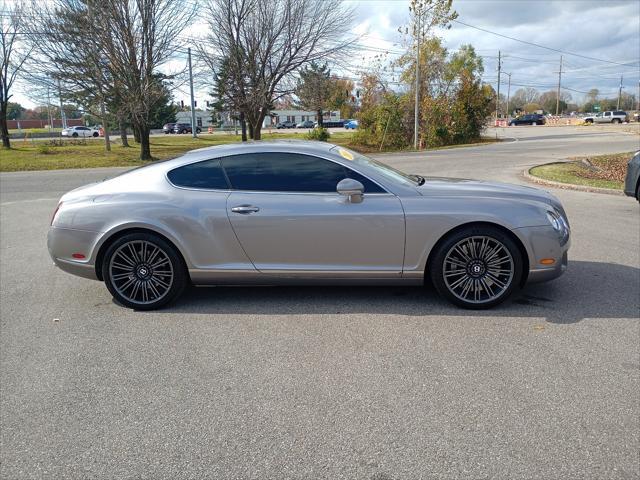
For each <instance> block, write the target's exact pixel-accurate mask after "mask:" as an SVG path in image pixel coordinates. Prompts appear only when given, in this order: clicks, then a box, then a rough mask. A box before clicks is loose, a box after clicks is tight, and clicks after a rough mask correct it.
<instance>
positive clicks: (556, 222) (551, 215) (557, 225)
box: [547, 211, 562, 233]
mask: <svg viewBox="0 0 640 480" xmlns="http://www.w3.org/2000/svg"><path fill="white" fill-rule="evenodd" d="M561 218H562V217H561V216H560V215H559V214H558V213H557V212H552V211H547V219H548V220H549V223H550V224H551V226H552V227H553V229H554V230H555V231H556V232H558V233H561V232H562V223H561V220H560V219H561Z"/></svg>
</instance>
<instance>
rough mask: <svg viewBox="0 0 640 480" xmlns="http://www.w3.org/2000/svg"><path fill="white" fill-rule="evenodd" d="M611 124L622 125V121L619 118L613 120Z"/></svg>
mask: <svg viewBox="0 0 640 480" xmlns="http://www.w3.org/2000/svg"><path fill="white" fill-rule="evenodd" d="M611 123H622V121H621V120H620V119H619V118H614V119H613V120H611Z"/></svg>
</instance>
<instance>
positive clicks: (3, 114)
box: [0, 0, 29, 148]
mask: <svg viewBox="0 0 640 480" xmlns="http://www.w3.org/2000/svg"><path fill="white" fill-rule="evenodd" d="M0 13H1V15H0V136H2V147H3V148H11V142H10V140H9V128H8V126H7V106H8V104H9V99H10V98H11V97H12V93H11V89H12V87H13V85H14V83H15V81H16V79H17V78H18V76H19V75H20V72H21V70H22V67H23V66H24V62H25V60H26V59H27V57H28V56H29V48H28V46H27V45H26V43H25V42H24V41H22V37H21V36H22V34H23V32H21V29H22V28H23V26H24V17H23V14H24V11H23V6H22V4H21V3H20V2H15V3H13V4H9V3H7V2H5V1H4V0H2V2H0Z"/></svg>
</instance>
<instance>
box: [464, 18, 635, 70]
mask: <svg viewBox="0 0 640 480" xmlns="http://www.w3.org/2000/svg"><path fill="white" fill-rule="evenodd" d="M452 21H453V22H455V23H459V24H460V25H464V26H465V27H469V28H474V29H476V30H480V31H481V32H485V33H490V34H491V35H496V36H498V37H502V38H507V39H509V40H513V41H514V42H520V43H524V44H526V45H532V46H534V47H538V48H544V49H546V50H551V51H552V52H558V53H564V54H565V55H572V56H574V57H580V58H586V59H587V60H594V61H596V62H603V63H610V64H613V65H622V66H629V65H633V64H636V63H640V62H629V63H620V62H614V61H611V60H604V59H602V58H596V57H590V56H588V55H581V54H579V53H574V52H568V51H566V50H560V49H558V48H553V47H547V46H546V45H540V44H539V43H533V42H528V41H527V40H521V39H519V38H515V37H510V36H509V35H504V34H502V33H498V32H493V31H491V30H487V29H486V28H481V27H476V26H475V25H470V24H468V23H464V22H461V21H460V20H452Z"/></svg>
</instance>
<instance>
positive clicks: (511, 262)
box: [428, 226, 523, 310]
mask: <svg viewBox="0 0 640 480" xmlns="http://www.w3.org/2000/svg"><path fill="white" fill-rule="evenodd" d="M482 239H487V240H486V242H487V248H494V247H493V246H494V245H495V246H498V245H500V246H501V247H500V248H504V249H505V250H506V251H505V250H498V251H497V252H498V257H499V258H507V257H508V255H506V252H508V253H509V255H510V258H509V259H508V260H506V261H503V262H502V263H499V264H496V265H495V266H493V265H492V263H495V262H496V261H497V260H499V258H498V259H495V257H489V262H488V264H487V263H483V262H482V261H481V260H480V258H481V256H480V255H477V256H474V254H475V253H476V252H477V251H476V252H474V254H470V255H469V261H468V262H467V261H465V265H464V266H457V265H455V264H453V263H450V262H453V261H457V260H453V259H452V255H455V253H456V249H458V248H459V249H460V250H461V251H463V252H465V251H466V252H467V253H469V250H464V246H465V244H464V243H463V242H469V241H471V242H472V243H473V244H474V245H475V246H476V247H477V248H478V250H480V251H482V249H481V248H480V247H481V245H484V244H481V243H480V242H481V240H482ZM461 245H462V246H461ZM474 248H475V247H474ZM491 252H492V251H491V250H487V252H486V253H487V255H488V254H490V253H491ZM501 252H504V257H500V255H499V254H500V253H501ZM445 261H447V266H445ZM482 265H484V266H482ZM471 268H474V269H475V268H478V272H476V271H475V270H473V271H474V275H472V274H471V273H470V272H471ZM491 269H496V270H491ZM507 270H510V273H509V274H507V273H500V274H499V275H498V278H495V280H496V281H498V283H496V282H494V280H493V279H492V278H491V277H492V275H493V273H492V272H503V271H504V272H507ZM522 271H523V260H522V254H521V253H520V249H519V248H518V246H517V245H516V244H515V242H514V241H513V240H512V239H511V237H510V236H509V235H508V234H506V233H504V232H503V231H502V230H500V229H499V228H496V227H492V226H469V227H465V228H462V229H460V230H458V231H456V232H454V233H452V234H450V235H448V236H447V237H445V238H444V240H443V241H441V242H439V245H438V246H437V247H436V250H435V251H434V254H433V256H432V258H431V259H430V262H429V272H428V273H429V275H430V277H431V282H432V284H433V285H434V287H435V288H436V290H437V291H438V293H439V294H440V295H442V296H443V297H444V298H446V299H447V300H449V301H450V302H451V303H453V304H455V305H458V306H459V307H463V308H467V309H472V310H482V309H487V308H491V307H494V306H496V305H498V304H500V303H502V302H504V301H505V300H506V299H507V298H508V297H509V296H510V295H511V294H512V293H513V290H514V289H515V288H516V287H517V286H518V285H520V281H521V279H522ZM456 272H463V273H456ZM445 273H447V277H448V278H451V279H450V280H447V279H446V278H445ZM475 275H477V276H475ZM465 276H466V277H467V278H468V279H470V280H471V283H470V284H471V285H474V287H470V288H473V290H469V291H468V293H471V292H472V291H473V294H474V297H475V296H476V294H477V295H478V300H475V299H474V300H472V299H465V298H461V294H460V293H459V292H456V291H455V290H456V288H463V289H464V288H465V285H466V283H467V280H463V277H465ZM505 277H507V278H508V280H507V279H506V278H505ZM460 280H463V281H462V283H461V284H459V285H458V286H457V287H455V288H451V287H452V286H453V285H455V284H456V283H458V282H459V281H460ZM447 282H451V285H449V284H448V283H447ZM501 283H502V284H504V288H502V287H501V286H500V285H501ZM493 288H495V289H496V292H495V294H494V292H493ZM483 292H484V293H483ZM489 292H491V293H492V294H493V295H490V294H489ZM462 293H464V290H463V291H462ZM483 295H484V296H485V297H486V298H482V297H483Z"/></svg>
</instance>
